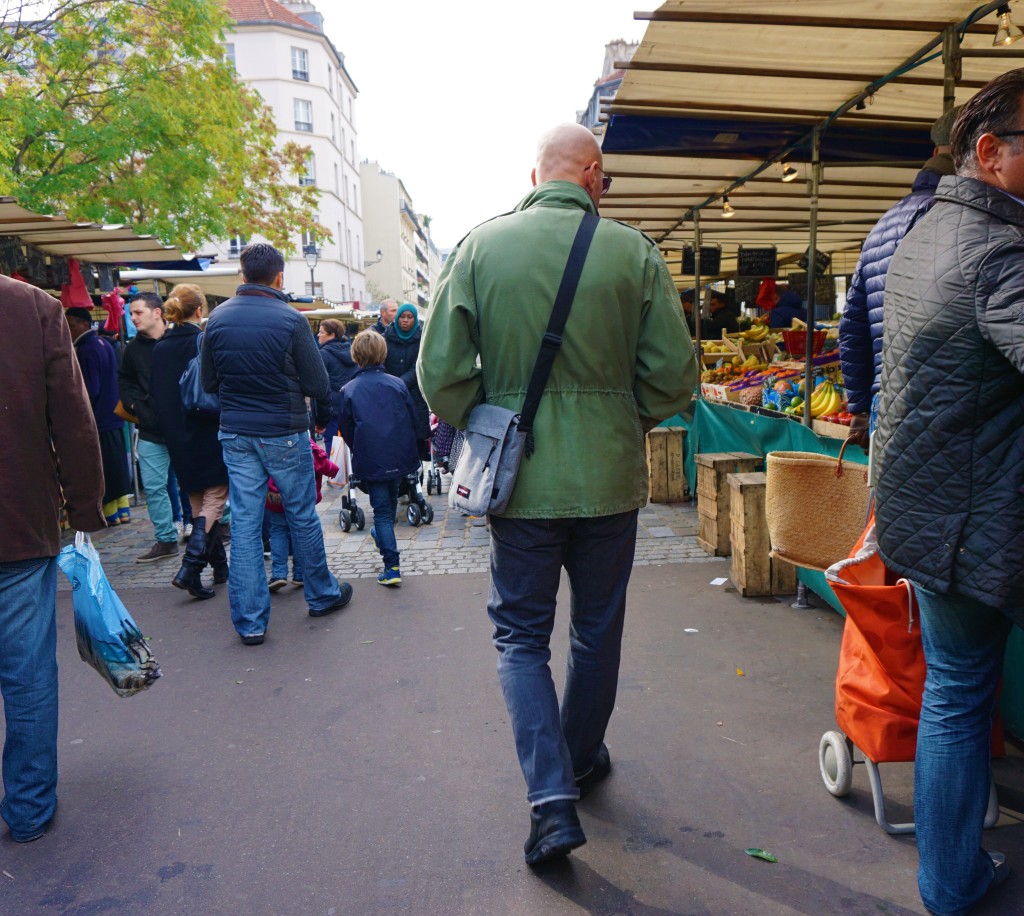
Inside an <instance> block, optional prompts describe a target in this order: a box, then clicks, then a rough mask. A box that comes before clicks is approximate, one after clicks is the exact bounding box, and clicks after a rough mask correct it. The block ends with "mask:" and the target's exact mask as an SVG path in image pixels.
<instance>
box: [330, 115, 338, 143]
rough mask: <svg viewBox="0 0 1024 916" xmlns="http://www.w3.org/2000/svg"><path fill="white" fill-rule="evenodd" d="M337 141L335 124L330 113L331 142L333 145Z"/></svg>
mask: <svg viewBox="0 0 1024 916" xmlns="http://www.w3.org/2000/svg"><path fill="white" fill-rule="evenodd" d="M337 140H338V135H337V133H336V128H335V123H334V112H333V111H332V112H331V142H332V143H335V142H337Z"/></svg>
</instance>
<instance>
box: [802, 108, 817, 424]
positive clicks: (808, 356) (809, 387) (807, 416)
mask: <svg viewBox="0 0 1024 916" xmlns="http://www.w3.org/2000/svg"><path fill="white" fill-rule="evenodd" d="M820 181H821V128H820V127H816V128H814V132H813V134H812V136H811V180H810V182H808V187H807V191H808V194H809V196H810V204H811V209H810V219H809V233H808V239H807V347H806V350H805V353H804V360H805V361H804V425H805V426H808V427H810V426H812V425H813V420H812V418H811V395H812V394H813V393H814V288H815V285H816V280H817V270H816V267H817V261H818V185H819V183H820Z"/></svg>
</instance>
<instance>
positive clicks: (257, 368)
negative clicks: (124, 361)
mask: <svg viewBox="0 0 1024 916" xmlns="http://www.w3.org/2000/svg"><path fill="white" fill-rule="evenodd" d="M202 368H203V374H202V379H203V387H204V388H205V389H206V390H207V391H215V392H217V393H218V394H219V395H220V428H221V432H227V433H239V434H241V435H246V436H287V435H288V434H289V433H301V432H303V431H304V430H306V429H308V427H309V418H308V415H307V413H306V400H305V399H306V397H310V398H313V400H314V401H315V402H316V422H317V425H319V426H326V425H327V422H328V420H329V419H330V414H331V409H330V403H329V401H328V392H329V390H330V388H329V384H330V383H329V380H328V376H327V370H326V369H325V368H324V362H323V360H322V359H321V358H320V350H319V349H318V348H317V345H316V341H315V340H314V339H313V332H312V331H311V330H310V328H309V322H308V321H306V319H305V317H304V316H303V315H302V313H301V312H298V311H296V310H295V309H293V308H292V307H291V306H290V305H288V303H287V300H286V299H285V296H284V294H283V293H280V292H278V291H277V290H275V289H271V288H270V287H269V286H258V285H256V284H245V285H243V286H240V287H238V293H237V295H235V296H234V297H233V298H231V299H228V301H227V302H225V303H223V304H222V305H220V306H218V307H217V308H216V309H214V311H213V314H212V315H210V320H209V321H208V322H207V323H206V336H205V338H204V340H203V357H202Z"/></svg>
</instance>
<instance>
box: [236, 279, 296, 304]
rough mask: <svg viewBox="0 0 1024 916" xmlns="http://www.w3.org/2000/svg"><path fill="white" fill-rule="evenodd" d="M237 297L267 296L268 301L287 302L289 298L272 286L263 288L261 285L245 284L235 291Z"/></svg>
mask: <svg viewBox="0 0 1024 916" xmlns="http://www.w3.org/2000/svg"><path fill="white" fill-rule="evenodd" d="M235 295H236V296H265V297H266V298H267V299H280V300H281V301H282V302H287V301H288V297H287V296H286V295H285V294H284V293H282V292H281V290H279V289H274V287H272V286H263V285H261V284H259V283H243V284H242V285H241V286H239V287H238V289H236V290H235Z"/></svg>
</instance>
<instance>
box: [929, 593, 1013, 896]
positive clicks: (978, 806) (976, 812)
mask: <svg viewBox="0 0 1024 916" xmlns="http://www.w3.org/2000/svg"><path fill="white" fill-rule="evenodd" d="M915 590H916V593H917V603H918V606H919V609H920V614H921V638H922V641H923V643H924V655H925V661H926V663H927V666H928V673H927V676H926V678H925V686H924V697H923V699H922V704H921V720H920V725H919V726H918V732H917V758H916V761H915V764H914V821H915V823H916V825H917V849H918V855H919V859H920V864H919V868H918V876H917V881H918V888H919V889H920V892H921V899H922V900H923V901H924V904H925V906H927V907H928V909H929V910H931V911H932V912H933V913H939V914H958V913H965V912H967V911H968V910H969V909H970V907H971V906H972V905H973V904H975V903H977V901H978V900H980V899H981V898H982V897H983V896H984V895H985V892H986V891H987V890H988V888H989V885H990V884H991V882H992V875H993V869H992V860H991V859H990V858H989V856H988V855H987V854H986V853H985V852H984V851H983V850H982V848H981V835H982V830H983V824H984V821H985V810H986V808H987V807H988V798H989V791H990V781H991V761H992V717H993V714H994V711H995V705H996V693H997V689H998V687H999V679H1000V677H1001V675H1002V671H1003V655H1004V651H1005V649H1006V641H1007V638H1008V637H1009V635H1010V627H1011V626H1012V625H1013V624H1012V621H1011V616H1013V615H1017V619H1022V618H1021V616H1020V614H1021V611H1020V610H1019V609H1007V610H1006V611H1005V612H1004V611H1002V610H999V609H996V608H992V607H989V606H988V605H985V604H982V603H981V602H979V601H975V600H973V599H971V598H965V597H963V596H962V595H938V594H935V593H933V592H930V591H927V590H926V589H924V588H921V586H919V585H918V586H915Z"/></svg>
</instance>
